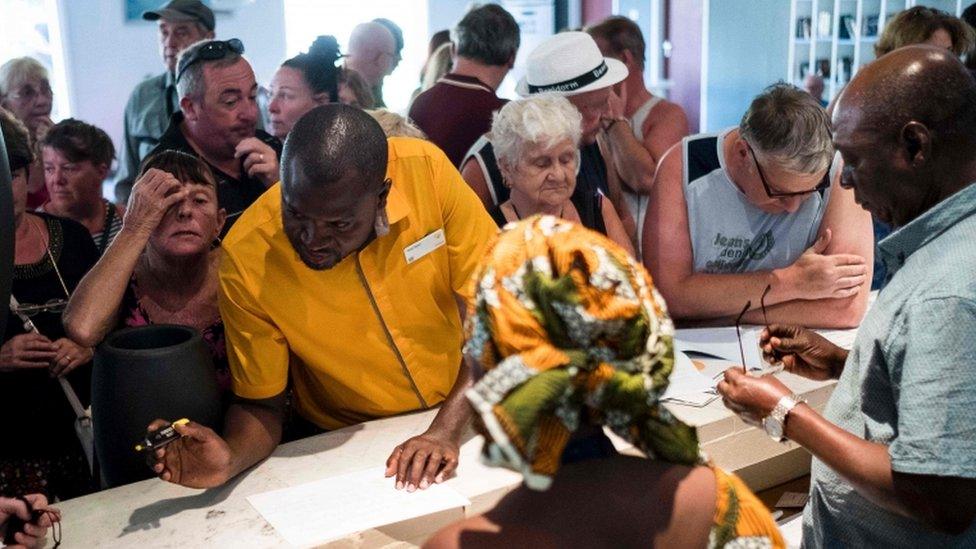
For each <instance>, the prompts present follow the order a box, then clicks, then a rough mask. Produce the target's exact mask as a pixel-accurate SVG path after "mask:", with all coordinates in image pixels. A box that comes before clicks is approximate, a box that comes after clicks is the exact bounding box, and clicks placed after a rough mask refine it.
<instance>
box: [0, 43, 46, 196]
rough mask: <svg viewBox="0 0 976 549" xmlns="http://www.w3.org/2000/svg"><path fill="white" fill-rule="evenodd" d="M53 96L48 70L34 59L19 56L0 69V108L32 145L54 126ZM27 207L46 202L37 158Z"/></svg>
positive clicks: (42, 172) (41, 170) (32, 169)
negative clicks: (20, 125) (21, 128)
mask: <svg viewBox="0 0 976 549" xmlns="http://www.w3.org/2000/svg"><path fill="white" fill-rule="evenodd" d="M53 98H54V93H53V92H52V91H51V82H50V80H49V79H48V74H47V69H45V68H44V65H42V64H41V63H40V62H39V61H38V60H36V59H34V58H33V57H18V58H16V59H11V60H10V61H7V62H6V63H4V64H3V66H0V107H2V108H4V109H7V110H8V111H10V112H11V113H13V115H14V117H16V118H17V119H18V120H20V121H21V122H22V123H23V124H24V126H26V127H27V131H28V132H30V138H31V142H32V143H36V142H38V141H40V140H41V139H42V138H43V137H44V135H45V134H46V133H47V130H48V129H49V128H50V127H51V126H53V125H54V121H52V120H51V109H52V106H53V104H54V103H53ZM30 168H31V169H30V170H28V171H29V173H28V181H27V208H29V209H31V210H33V209H35V208H37V207H38V206H41V205H42V204H44V203H45V202H47V199H48V192H47V188H46V187H45V186H44V168H43V167H42V166H41V162H40V159H37V161H36V162H35V163H34V165H32V166H30Z"/></svg>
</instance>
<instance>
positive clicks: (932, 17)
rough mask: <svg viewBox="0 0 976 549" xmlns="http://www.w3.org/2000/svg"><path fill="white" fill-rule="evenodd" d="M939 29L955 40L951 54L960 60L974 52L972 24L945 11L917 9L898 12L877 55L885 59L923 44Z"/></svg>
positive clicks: (876, 48)
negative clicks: (964, 55)
mask: <svg viewBox="0 0 976 549" xmlns="http://www.w3.org/2000/svg"><path fill="white" fill-rule="evenodd" d="M939 29H942V30H944V31H946V32H947V33H949V37H950V38H952V48H951V50H952V53H954V54H956V56H960V55H962V54H964V53H966V52H968V51H969V50H971V49H972V48H973V42H974V41H976V32H974V31H973V28H972V27H970V26H969V24H968V23H966V22H965V21H963V20H962V19H959V18H958V17H953V16H951V15H949V14H948V13H946V12H944V11H942V10H937V9H935V8H929V7H926V6H915V7H914V8H909V9H907V10H904V11H900V12H898V14H897V15H895V17H894V18H892V20H891V21H890V22H888V24H886V25H885V27H884V31H882V33H881V36H880V37H878V41H877V43H875V44H874V55H875V56H876V57H881V56H882V55H884V54H886V53H888V52H890V51H894V50H896V49H898V48H900V47H903V46H910V45H912V44H922V43H924V42H925V41H926V40H928V39H929V38H931V37H932V34H933V33H935V31H937V30H939Z"/></svg>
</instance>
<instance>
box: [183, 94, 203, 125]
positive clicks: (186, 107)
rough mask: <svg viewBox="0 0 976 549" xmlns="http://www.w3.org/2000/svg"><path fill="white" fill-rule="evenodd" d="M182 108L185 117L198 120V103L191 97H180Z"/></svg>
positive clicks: (194, 120)
mask: <svg viewBox="0 0 976 549" xmlns="http://www.w3.org/2000/svg"><path fill="white" fill-rule="evenodd" d="M180 110H181V111H183V117H184V118H186V119H187V120H192V121H193V122H196V121H197V118H199V117H200V114H199V113H198V112H197V106H196V103H194V102H193V100H192V99H190V98H189V97H181V98H180Z"/></svg>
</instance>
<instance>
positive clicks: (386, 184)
mask: <svg viewBox="0 0 976 549" xmlns="http://www.w3.org/2000/svg"><path fill="white" fill-rule="evenodd" d="M392 187H393V182H392V181H390V180H389V179H384V180H383V186H382V187H381V188H380V191H379V193H378V194H377V196H376V209H377V210H380V211H386V199H387V198H388V197H389V196H390V189H391V188H392Z"/></svg>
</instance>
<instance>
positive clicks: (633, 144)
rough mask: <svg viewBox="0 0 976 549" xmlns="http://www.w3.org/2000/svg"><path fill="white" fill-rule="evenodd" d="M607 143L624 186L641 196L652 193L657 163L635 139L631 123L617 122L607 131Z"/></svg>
mask: <svg viewBox="0 0 976 549" xmlns="http://www.w3.org/2000/svg"><path fill="white" fill-rule="evenodd" d="M607 143H608V144H609V145H610V151H611V152H612V153H613V161H614V167H616V168H617V172H619V173H620V177H621V179H623V183H624V185H626V186H627V187H628V188H630V189H631V191H633V192H635V193H639V194H647V193H649V192H651V187H652V186H653V185H654V172H655V171H656V170H657V162H655V161H654V158H653V157H652V156H651V153H649V152H648V151H647V149H645V148H644V144H643V143H641V142H640V141H638V140H637V138H635V137H634V133H633V130H632V129H631V126H630V124H629V123H625V122H623V121H620V122H616V123H614V124H613V126H611V127H610V129H609V130H607Z"/></svg>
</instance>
